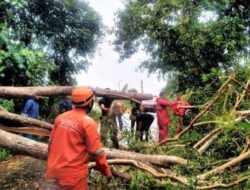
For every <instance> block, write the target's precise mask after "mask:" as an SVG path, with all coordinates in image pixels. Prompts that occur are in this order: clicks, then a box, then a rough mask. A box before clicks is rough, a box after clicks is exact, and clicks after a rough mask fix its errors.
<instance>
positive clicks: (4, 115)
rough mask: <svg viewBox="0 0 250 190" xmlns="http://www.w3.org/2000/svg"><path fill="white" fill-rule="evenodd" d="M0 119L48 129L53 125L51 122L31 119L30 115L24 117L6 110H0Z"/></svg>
mask: <svg viewBox="0 0 250 190" xmlns="http://www.w3.org/2000/svg"><path fill="white" fill-rule="evenodd" d="M0 119H6V120H10V121H15V122H19V123H22V124H24V125H28V126H37V127H41V128H44V129H49V130H50V129H52V127H53V125H52V124H50V123H47V122H45V121H40V120H37V119H33V118H30V117H25V116H22V115H18V114H14V113H10V112H7V111H0Z"/></svg>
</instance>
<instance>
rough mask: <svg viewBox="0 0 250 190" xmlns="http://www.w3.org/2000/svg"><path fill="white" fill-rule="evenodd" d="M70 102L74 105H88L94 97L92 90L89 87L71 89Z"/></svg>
mask: <svg viewBox="0 0 250 190" xmlns="http://www.w3.org/2000/svg"><path fill="white" fill-rule="evenodd" d="M71 96H72V104H73V105H75V106H76V107H85V106H87V105H89V104H90V103H91V102H92V100H93V99H94V97H95V94H94V91H93V90H92V89H91V88H90V87H76V88H74V89H73V90H72V93H71Z"/></svg>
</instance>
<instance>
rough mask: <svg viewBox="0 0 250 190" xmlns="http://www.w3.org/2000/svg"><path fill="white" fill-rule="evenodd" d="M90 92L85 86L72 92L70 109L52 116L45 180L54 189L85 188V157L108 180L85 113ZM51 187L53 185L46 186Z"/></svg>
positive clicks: (96, 136)
mask: <svg viewBox="0 0 250 190" xmlns="http://www.w3.org/2000/svg"><path fill="white" fill-rule="evenodd" d="M93 102H94V92H93V90H92V89H91V88H89V87H77V88H75V89H73V91H72V104H73V105H74V107H73V109H72V110H71V111H67V112H64V113H63V114H61V115H59V116H57V117H56V119H55V122H54V127H53V129H52V132H51V135H50V142H49V146H48V151H49V154H48V161H47V169H46V180H47V182H52V184H54V186H56V188H54V189H62V190H63V189H67V190H87V189H88V180H87V178H88V159H89V157H91V158H93V159H95V161H96V169H97V170H99V171H100V172H101V173H102V174H103V175H105V176H106V178H107V180H110V179H111V177H112V174H111V172H110V168H109V166H108V164H107V162H106V156H105V154H104V151H103V150H102V144H101V142H100V137H99V134H98V132H97V124H96V122H95V121H94V120H93V119H92V118H90V117H89V116H88V115H87V114H88V113H89V112H90V110H91V109H92V107H93ZM50 189H53V188H50Z"/></svg>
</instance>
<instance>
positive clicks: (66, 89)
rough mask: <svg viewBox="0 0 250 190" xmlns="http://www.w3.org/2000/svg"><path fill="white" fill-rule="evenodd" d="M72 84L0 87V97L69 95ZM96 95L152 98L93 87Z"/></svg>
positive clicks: (135, 98)
mask: <svg viewBox="0 0 250 190" xmlns="http://www.w3.org/2000/svg"><path fill="white" fill-rule="evenodd" d="M73 88H74V86H43V87H41V86H37V87H12V86H6V87H0V97H8V98H10V97H13V98H22V97H32V96H35V95H39V96H65V95H70V94H71V91H72V89H73ZM94 90H95V94H96V96H101V97H110V98H114V99H131V100H134V101H138V100H139V101H141V100H152V99H153V95H152V94H141V93H132V92H120V91H116V90H108V89H102V88H95V89H94Z"/></svg>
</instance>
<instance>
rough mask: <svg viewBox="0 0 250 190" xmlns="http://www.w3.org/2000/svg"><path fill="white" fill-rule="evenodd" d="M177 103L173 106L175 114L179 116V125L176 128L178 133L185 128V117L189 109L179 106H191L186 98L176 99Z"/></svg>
mask: <svg viewBox="0 0 250 190" xmlns="http://www.w3.org/2000/svg"><path fill="white" fill-rule="evenodd" d="M175 103H176V104H175V105H174V106H173V107H172V110H173V113H174V115H175V116H178V127H177V128H176V134H178V133H180V132H181V131H182V130H183V117H184V116H185V114H186V111H187V109H185V108H179V106H190V104H189V103H188V102H187V101H185V100H176V102H175Z"/></svg>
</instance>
